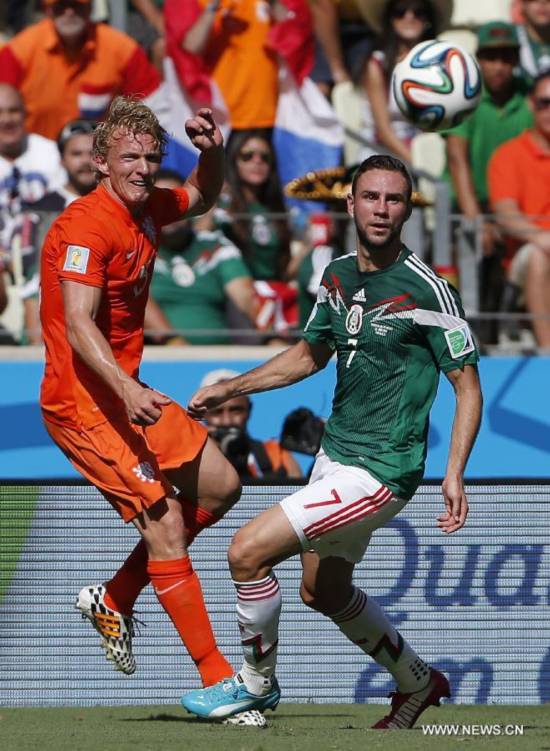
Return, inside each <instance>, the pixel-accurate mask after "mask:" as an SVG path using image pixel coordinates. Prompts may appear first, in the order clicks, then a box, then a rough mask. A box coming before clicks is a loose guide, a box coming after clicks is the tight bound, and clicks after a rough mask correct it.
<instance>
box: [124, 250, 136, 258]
mask: <svg viewBox="0 0 550 751" xmlns="http://www.w3.org/2000/svg"><path fill="white" fill-rule="evenodd" d="M135 253H136V251H135V250H131V251H130V252H129V253H126V259H127V260H130V258H131V257H132V256H133V255H135Z"/></svg>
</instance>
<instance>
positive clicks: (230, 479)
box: [165, 438, 241, 511]
mask: <svg viewBox="0 0 550 751" xmlns="http://www.w3.org/2000/svg"><path fill="white" fill-rule="evenodd" d="M165 472H166V475H167V477H168V478H169V479H170V481H171V482H172V483H173V484H174V485H175V486H176V487H177V488H178V489H179V490H180V491H181V493H182V494H183V496H184V498H186V499H188V500H196V501H199V502H201V505H202V506H205V507H210V506H212V507H211V509H210V510H212V511H216V502H219V503H221V504H222V505H224V506H225V505H231V504H232V503H235V502H236V501H237V500H238V499H239V497H240V494H241V482H240V480H239V475H238V474H237V472H236V470H235V468H234V467H233V465H232V464H231V463H230V462H229V461H228V460H227V459H226V457H225V456H224V455H223V454H222V452H221V451H220V449H219V448H218V446H217V444H216V443H215V441H213V440H212V439H211V438H207V439H206V442H205V444H204V446H203V447H202V449H201V450H200V452H199V453H198V454H197V456H196V457H195V458H194V459H193V460H192V461H190V462H187V463H186V464H183V465H182V466H181V467H178V468H177V469H172V470H165ZM209 502H210V503H209ZM212 504H213V505H212Z"/></svg>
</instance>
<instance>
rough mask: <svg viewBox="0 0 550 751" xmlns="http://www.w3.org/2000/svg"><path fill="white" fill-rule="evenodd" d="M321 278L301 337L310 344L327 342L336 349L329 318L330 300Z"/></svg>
mask: <svg viewBox="0 0 550 751" xmlns="http://www.w3.org/2000/svg"><path fill="white" fill-rule="evenodd" d="M324 282H325V280H324V278H323V280H322V282H321V286H320V287H319V289H318V291H317V299H316V301H315V305H314V306H313V310H312V311H311V315H310V316H309V320H308V322H307V323H306V325H305V328H304V333H303V337H304V339H305V340H306V342H310V343H311V344H318V343H322V344H327V345H328V346H329V347H330V348H331V349H333V350H334V349H336V341H335V338H334V332H333V330H332V324H331V320H330V307H329V306H330V302H329V293H328V289H327V286H326V285H325V283H324Z"/></svg>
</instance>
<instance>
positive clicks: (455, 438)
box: [438, 365, 483, 534]
mask: <svg viewBox="0 0 550 751" xmlns="http://www.w3.org/2000/svg"><path fill="white" fill-rule="evenodd" d="M447 378H448V379H449V381H450V382H451V385H452V387H453V389H454V392H455V397H456V409H455V416H454V421H453V430H452V435H451V446H450V449H449V459H448V462H447V471H446V473H445V479H444V480H443V498H444V501H445V513H444V514H442V515H441V516H439V517H438V522H439V525H438V526H439V527H440V529H441V530H442V531H443V532H445V533H446V534H449V533H451V532H456V530H457V529H460V528H461V527H463V526H464V523H465V521H466V516H467V515H468V500H467V498H466V494H465V493H464V470H465V468H466V462H467V461H468V457H469V456H470V452H471V450H472V447H473V445H474V442H475V439H476V436H477V433H478V430H479V426H480V423H481V409H482V405H483V397H482V395H481V387H480V383H479V376H478V372H477V368H475V367H474V366H473V365H465V366H464V370H460V369H457V370H451V371H450V372H449V373H447Z"/></svg>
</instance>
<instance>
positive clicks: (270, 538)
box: [228, 504, 302, 581]
mask: <svg viewBox="0 0 550 751" xmlns="http://www.w3.org/2000/svg"><path fill="white" fill-rule="evenodd" d="M301 549H302V546H301V543H300V540H299V539H298V537H297V535H296V533H295V531H294V529H293V528H292V526H291V524H290V522H289V521H288V518H287V516H286V514H284V512H283V510H282V509H281V506H280V504H277V505H276V506H272V507H271V508H268V509H266V510H265V511H262V513H261V514H259V515H258V516H256V517H254V519H252V520H251V521H249V522H248V524H245V525H244V527H241V529H239V531H238V532H237V533H236V534H235V536H234V538H233V540H232V542H231V545H230V548H229V553H228V558H229V565H230V568H231V573H232V575H233V578H234V579H237V580H238V581H240V580H243V581H245V580H247V579H249V578H250V577H251V576H252V577H258V578H262V577H263V576H267V574H268V573H269V571H270V569H271V568H273V566H276V565H277V564H278V563H281V562H282V561H286V560H287V559H288V558H291V557H292V556H294V555H297V554H298V553H300V551H301Z"/></svg>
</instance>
